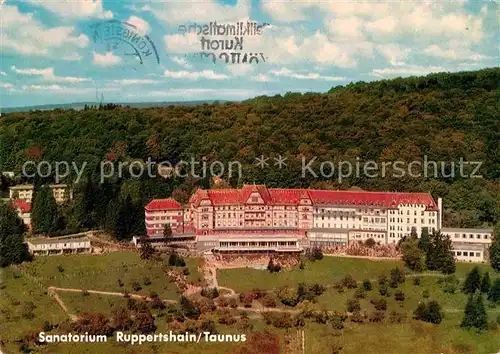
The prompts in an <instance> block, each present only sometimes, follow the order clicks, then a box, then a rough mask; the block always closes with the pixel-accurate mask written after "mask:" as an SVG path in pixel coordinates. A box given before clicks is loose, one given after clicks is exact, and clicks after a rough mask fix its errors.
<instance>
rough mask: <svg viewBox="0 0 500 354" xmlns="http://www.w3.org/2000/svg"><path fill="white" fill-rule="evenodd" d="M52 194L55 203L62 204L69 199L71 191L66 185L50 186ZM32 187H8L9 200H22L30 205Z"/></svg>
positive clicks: (30, 185)
mask: <svg viewBox="0 0 500 354" xmlns="http://www.w3.org/2000/svg"><path fill="white" fill-rule="evenodd" d="M49 187H50V189H52V194H53V195H54V199H55V200H56V202H57V203H63V202H65V201H66V200H67V199H68V198H69V199H71V198H72V195H71V191H70V190H69V188H68V186H67V185H66V184H51V185H49ZM34 188H35V187H34V186H33V185H32V184H19V185H16V186H12V187H9V199H11V200H24V201H25V202H28V203H31V202H32V199H33V190H34Z"/></svg>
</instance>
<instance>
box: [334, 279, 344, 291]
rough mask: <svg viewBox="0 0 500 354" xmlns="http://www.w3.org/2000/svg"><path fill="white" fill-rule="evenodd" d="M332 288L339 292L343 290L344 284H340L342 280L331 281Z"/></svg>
mask: <svg viewBox="0 0 500 354" xmlns="http://www.w3.org/2000/svg"><path fill="white" fill-rule="evenodd" d="M333 288H334V289H336V290H337V292H339V293H343V292H344V286H343V285H342V282H340V281H338V282H335V283H333Z"/></svg>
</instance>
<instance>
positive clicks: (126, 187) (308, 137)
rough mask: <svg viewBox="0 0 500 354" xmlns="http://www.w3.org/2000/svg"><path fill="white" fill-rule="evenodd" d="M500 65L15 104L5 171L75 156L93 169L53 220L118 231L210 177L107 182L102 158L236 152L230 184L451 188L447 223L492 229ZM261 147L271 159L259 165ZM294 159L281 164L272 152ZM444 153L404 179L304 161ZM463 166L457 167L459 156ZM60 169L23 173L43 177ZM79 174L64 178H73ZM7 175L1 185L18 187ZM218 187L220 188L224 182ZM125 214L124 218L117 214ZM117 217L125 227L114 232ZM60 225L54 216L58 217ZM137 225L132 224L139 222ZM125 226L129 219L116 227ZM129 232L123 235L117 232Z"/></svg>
mask: <svg viewBox="0 0 500 354" xmlns="http://www.w3.org/2000/svg"><path fill="white" fill-rule="evenodd" d="M499 82H500V68H492V69H484V70H480V71H474V72H460V73H439V74H431V75H428V76H425V77H410V78H397V79H393V80H382V81H376V82H369V83H366V82H357V83H352V84H349V85H347V86H338V87H334V88H332V89H331V90H330V91H329V92H327V93H322V94H320V93H304V94H300V93H287V94H285V95H284V96H281V95H277V96H273V97H268V96H260V97H256V98H254V99H250V100H247V101H244V102H239V103H230V102H223V103H217V102H215V103H214V104H202V105H196V106H192V105H191V106H179V105H175V106H174V105H172V106H168V107H152V108H131V107H126V106H120V105H115V104H107V105H104V106H102V105H101V106H99V107H92V106H86V107H85V108H84V109H81V110H73V109H65V110H63V109H54V110H50V111H30V112H12V113H6V114H4V115H2V117H0V171H15V172H16V174H19V173H20V171H21V168H22V166H23V164H24V163H25V162H26V161H35V162H39V161H42V160H43V161H49V162H50V163H52V164H55V162H57V161H67V162H69V163H72V162H74V163H75V164H77V165H79V166H80V165H81V164H82V163H83V162H86V163H87V165H86V169H85V171H84V174H83V177H82V178H81V179H80V181H79V183H78V184H75V185H73V189H74V199H73V201H72V202H71V203H70V205H66V206H64V210H61V211H60V213H61V218H62V220H59V221H57V225H59V226H58V227H57V228H56V229H59V230H63V229H85V228H93V227H107V228H108V229H109V230H111V231H113V233H114V234H115V235H116V236H117V237H118V238H127V237H130V235H131V234H133V233H138V232H142V228H143V227H144V226H143V219H141V218H142V215H143V214H142V210H143V207H144V205H145V204H146V203H147V202H148V201H149V200H150V199H152V198H156V197H168V196H171V195H172V196H174V197H175V198H176V199H178V200H179V201H181V202H186V201H187V199H188V198H189V195H190V194H191V193H192V192H193V191H194V190H195V189H196V188H197V187H203V188H208V187H211V186H212V184H213V183H212V182H213V181H212V180H211V179H210V178H208V176H207V177H206V178H203V177H201V178H196V177H193V176H190V177H189V176H188V177H175V176H174V177H171V178H163V177H161V176H157V177H156V178H150V177H148V176H147V175H143V176H142V177H134V176H131V175H129V174H128V173H125V174H123V175H122V176H113V177H112V178H108V179H106V180H105V181H104V183H101V181H100V176H99V175H100V164H101V162H102V161H109V163H112V164H118V163H132V162H134V161H140V162H144V161H147V160H148V158H150V159H151V160H152V161H156V162H160V161H169V162H171V163H172V164H175V163H177V162H179V161H181V160H185V161H189V160H191V159H195V160H196V161H206V162H211V161H222V162H224V163H227V162H229V161H239V162H240V163H241V164H242V171H243V173H242V175H241V176H239V177H238V176H232V177H228V176H223V181H224V183H223V185H231V186H234V187H236V186H240V185H242V184H244V183H265V184H267V185H268V186H270V187H301V188H308V187H311V188H323V189H349V188H353V187H356V188H361V189H364V190H384V191H412V192H418V191H422V192H430V193H432V195H433V196H434V197H436V198H437V197H442V198H443V202H444V208H445V215H444V225H445V226H448V225H450V226H455V227H459V226H460V227H475V226H489V225H493V224H495V223H497V222H498V221H499V220H500V116H499V109H498V108H499V107H498V104H499V93H500V90H499ZM261 155H263V156H266V157H269V158H270V161H269V162H270V165H271V166H269V167H268V168H265V169H262V168H261V167H259V166H257V165H256V164H255V161H256V158H257V157H260V156H261ZM278 155H281V156H283V157H285V158H286V159H287V160H286V161H287V167H286V168H282V169H280V168H278V167H276V166H273V157H278ZM424 156H425V157H426V158H427V159H428V160H429V161H443V162H446V164H447V165H446V166H447V167H446V169H447V171H446V172H447V174H446V176H444V175H443V176H437V177H434V176H427V177H425V176H421V177H419V178H415V177H410V176H405V177H404V178H394V177H387V176H386V177H385V178H383V177H376V178H371V177H368V176H352V177H348V178H344V179H343V180H342V181H341V182H339V181H338V179H337V178H336V177H335V176H334V177H330V178H325V177H314V176H312V175H310V174H308V175H306V176H305V177H304V176H302V174H301V171H302V170H301V166H302V159H305V160H306V161H309V160H311V159H312V158H313V157H316V160H315V166H316V169H317V166H318V164H320V163H321V162H322V161H355V160H356V159H359V160H361V161H368V160H373V161H376V162H384V161H397V160H402V161H407V162H411V161H423V159H424ZM460 159H463V160H464V161H478V162H481V167H480V170H479V172H478V174H480V175H481V176H482V177H481V178H463V177H461V176H460V175H459V174H458V173H457V174H455V177H448V175H449V173H450V169H451V168H452V167H451V164H450V163H451V162H458V161H459V160H460ZM454 168H455V169H458V165H455V167H454ZM54 177H55V176H48V177H44V178H40V177H35V180H34V181H33V180H32V179H30V178H26V177H21V179H22V180H23V182H34V183H35V185H36V186H41V185H42V184H44V183H48V182H54ZM75 177H76V175H75V173H74V172H73V173H72V174H70V175H69V176H68V177H66V179H65V180H64V181H62V182H64V183H68V184H74V181H75V180H76V178H75ZM19 182H21V181H20V180H19V178H17V181H9V180H8V179H7V178H6V177H2V181H1V184H0V189H2V190H4V191H5V190H6V189H7V188H8V186H9V185H10V184H13V183H19ZM213 187H220V184H219V185H217V186H215V185H214V186H213ZM120 218H121V219H120ZM119 220H122V221H125V220H127V227H126V230H119V231H118V232H117V231H116V227H117V226H116V225H122V222H119ZM55 222H56V221H55ZM134 225H135V226H134ZM118 227H122V228H123V226H118ZM119 235H121V236H119Z"/></svg>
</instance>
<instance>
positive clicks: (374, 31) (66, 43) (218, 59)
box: [0, 0, 500, 107]
mask: <svg viewBox="0 0 500 354" xmlns="http://www.w3.org/2000/svg"><path fill="white" fill-rule="evenodd" d="M0 2H2V5H1V8H0V20H1V22H0V46H1V61H0V90H1V100H0V106H1V107H17V106H28V105H43V104H60V103H74V102H114V103H126V102H156V101H159V102H165V101H193V100H216V99H220V100H243V99H247V98H251V97H255V96H260V95H275V94H285V93H286V92H311V91H312V92H326V91H328V90H329V89H330V88H331V87H334V86H337V85H346V84H348V83H350V82H356V81H373V80H380V79H389V78H394V77H399V76H401V77H408V76H420V75H425V74H428V73H433V72H458V71H468V70H478V69H481V68H486V67H495V66H498V63H499V38H500V37H499V24H498V21H497V20H498V19H497V17H496V13H497V11H498V5H497V4H496V3H495V2H493V1H488V2H486V1H484V2H481V1H472V0H470V1H464V0H457V1H449V0H448V1H434V2H427V1H412V2H410V1H392V2H391V1H383V2H376V1H365V2H354V1H347V0H344V1H338V0H332V1H325V0H321V1H316V2H315V1H304V0H301V1H298V0H287V1H283V0H191V1H189V0H175V1H168V2H167V1H162V0H152V1H127V0H125V1H117V0H109V1H108V0H65V1H59V0H23V1H13V0H7V1H3V0H0ZM249 21H250V22H251V23H255V26H254V28H256V27H257V26H259V27H258V28H259V29H260V30H259V33H257V34H251V33H249V32H247V33H239V34H238V35H225V36H224V35H217V33H196V28H198V27H196V28H195V27H189V26H193V25H197V26H204V25H207V26H208V25H209V24H210V23H212V24H214V23H217V24H218V25H219V31H222V30H227V28H226V27H224V26H225V25H233V26H234V25H236V24H238V23H242V24H244V25H245V26H246V25H247V23H248V22H249ZM220 25H223V26H220ZM186 28H187V29H189V28H191V31H186ZM201 28H202V29H203V27H201ZM222 45H224V46H230V47H231V46H232V48H229V49H228V48H225V49H221V46H222ZM226 58H229V60H228V63H226ZM238 58H239V59H238ZM256 58H257V60H256ZM233 59H234V60H235V61H236V62H235V63H233V62H232V60H233ZM250 59H251V60H250ZM238 61H239V62H238Z"/></svg>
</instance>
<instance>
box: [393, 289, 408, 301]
mask: <svg viewBox="0 0 500 354" xmlns="http://www.w3.org/2000/svg"><path fill="white" fill-rule="evenodd" d="M394 299H395V300H396V301H400V302H402V301H405V293H404V292H402V291H401V290H400V291H396V293H395V294H394Z"/></svg>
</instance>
